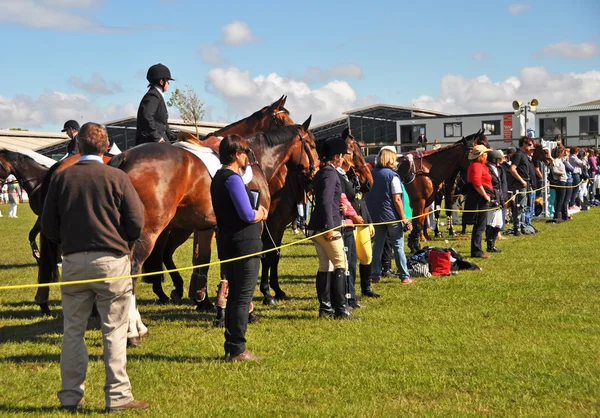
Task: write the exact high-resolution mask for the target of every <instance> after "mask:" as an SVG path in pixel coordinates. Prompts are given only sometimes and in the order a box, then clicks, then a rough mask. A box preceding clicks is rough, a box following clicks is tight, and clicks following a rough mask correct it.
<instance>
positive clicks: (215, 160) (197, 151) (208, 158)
mask: <svg viewBox="0 0 600 418" xmlns="http://www.w3.org/2000/svg"><path fill="white" fill-rule="evenodd" d="M173 146H174V147H177V148H181V149H184V150H186V151H188V152H190V153H192V154H194V155H195V156H196V157H198V158H200V160H202V162H203V163H204V165H205V166H206V168H207V169H208V173H209V174H210V177H211V178H212V177H214V176H215V173H216V172H217V170H218V169H220V168H221V162H220V161H219V156H218V155H217V154H215V152H214V151H213V150H211V149H210V148H207V147H202V146H200V145H196V144H192V143H189V142H185V141H177V142H175V143H174V144H173ZM242 180H244V184H248V183H250V182H251V181H252V170H251V169H250V167H248V168H247V169H246V172H245V173H244V175H243V176H242Z"/></svg>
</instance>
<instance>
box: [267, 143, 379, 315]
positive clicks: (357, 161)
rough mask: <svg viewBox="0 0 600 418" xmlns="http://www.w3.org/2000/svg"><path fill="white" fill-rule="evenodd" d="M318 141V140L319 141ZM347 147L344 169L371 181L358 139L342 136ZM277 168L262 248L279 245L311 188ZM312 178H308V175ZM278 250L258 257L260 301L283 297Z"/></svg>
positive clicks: (300, 179)
mask: <svg viewBox="0 0 600 418" xmlns="http://www.w3.org/2000/svg"><path fill="white" fill-rule="evenodd" d="M319 142H321V141H319ZM346 143H347V144H348V150H349V152H350V154H349V155H347V156H346V157H348V159H347V160H345V163H344V164H345V167H344V169H345V170H349V171H350V175H352V176H354V175H358V176H359V177H360V178H361V180H363V179H364V182H365V184H367V183H368V184H369V187H370V185H371V184H372V183H373V177H372V176H371V171H370V170H369V168H368V166H367V164H366V161H365V158H364V155H363V153H362V151H361V149H360V145H359V144H358V142H357V141H356V140H354V139H352V138H350V137H348V138H347V139H346ZM311 150H312V152H313V155H312V158H313V159H314V161H317V162H318V161H319V157H318V154H317V152H316V146H313V145H312V144H311ZM285 174H286V173H285V172H283V171H280V172H279V173H278V174H277V175H276V176H275V177H273V179H272V180H271V181H269V190H270V191H271V209H270V212H269V217H268V218H267V228H266V229H265V231H264V232H263V235H262V241H263V246H264V248H265V249H270V248H275V247H278V246H280V245H281V242H282V240H283V235H284V233H285V229H286V227H287V225H288V224H289V223H290V222H292V221H293V220H294V219H295V218H296V217H297V216H298V213H297V205H298V204H304V203H305V202H306V194H307V193H308V192H309V191H310V190H311V184H310V182H307V181H306V180H305V179H303V178H302V177H301V176H297V175H290V174H288V175H287V176H286V175H285ZM310 180H312V178H311V179H310ZM279 258H280V252H279V251H271V252H268V253H266V254H265V256H264V257H263V259H262V260H261V266H262V268H261V281H260V291H261V293H262V294H263V296H264V299H263V304H265V305H274V304H276V301H277V300H285V299H287V298H288V297H287V295H286V293H285V292H284V291H283V290H282V289H281V287H280V285H279V270H278V266H279ZM269 286H270V288H271V289H273V290H274V291H275V296H274V297H273V295H271V292H270V290H269Z"/></svg>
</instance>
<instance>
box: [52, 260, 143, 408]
mask: <svg viewBox="0 0 600 418" xmlns="http://www.w3.org/2000/svg"><path fill="white" fill-rule="evenodd" d="M129 272H130V261H129V256H127V255H125V256H115V255H114V254H113V253H108V252H97V251H94V252H92V251H90V252H81V253H75V254H69V255H67V256H65V257H64V258H63V267H62V281H63V282H69V281H76V280H86V279H100V278H103V277H115V276H124V275H128V274H129ZM61 292H62V308H63V317H64V335H63V340H62V350H61V354H60V376H61V380H62V388H61V390H60V391H58V399H59V400H60V402H61V404H62V405H77V403H78V402H79V400H80V399H81V398H82V397H83V392H84V381H85V376H86V373H87V366H88V352H87V348H86V346H85V341H84V334H85V330H86V327H87V322H88V318H89V316H90V313H91V312H92V305H93V304H94V302H96V306H97V308H98V312H99V313H100V319H101V322H102V339H103V343H104V368H105V370H106V384H105V386H104V393H105V399H106V406H107V407H116V406H121V405H124V404H126V403H129V402H130V401H132V400H133V396H132V395H131V383H130V382H129V377H128V376H127V371H126V369H125V367H126V363H127V325H128V319H129V304H130V302H131V292H132V285H131V279H121V280H113V281H108V282H98V283H89V284H76V285H67V286H61Z"/></svg>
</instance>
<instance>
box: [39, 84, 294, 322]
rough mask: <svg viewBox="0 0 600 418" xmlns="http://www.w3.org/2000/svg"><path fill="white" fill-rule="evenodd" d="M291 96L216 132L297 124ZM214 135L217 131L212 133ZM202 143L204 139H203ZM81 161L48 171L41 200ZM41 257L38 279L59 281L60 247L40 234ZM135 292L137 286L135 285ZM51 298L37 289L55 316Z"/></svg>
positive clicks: (46, 312) (46, 290)
mask: <svg viewBox="0 0 600 418" xmlns="http://www.w3.org/2000/svg"><path fill="white" fill-rule="evenodd" d="M286 99H287V97H286V96H285V95H284V96H281V98H279V99H278V100H276V101H275V102H273V103H272V104H271V105H268V106H264V107H263V108H262V109H260V110H258V111H256V112H254V113H253V114H252V115H250V116H248V117H247V118H245V119H242V120H240V121H238V122H234V123H233V124H231V125H228V126H226V127H223V128H221V129H219V130H217V131H215V132H214V134H216V135H220V134H223V133H226V134H227V133H235V132H237V131H239V132H248V131H249V130H252V129H265V130H266V129H270V128H274V127H278V126H284V125H287V124H293V121H292V120H291V119H290V117H289V112H288V110H287V109H286V108H285V102H286ZM211 135H213V134H211ZM211 135H209V136H208V137H206V138H207V141H206V142H209V143H210V142H211V140H214V139H215V138H216V137H215V136H211ZM201 143H202V141H201ZM110 159H111V156H109V155H105V156H104V157H103V161H104V163H105V164H106V163H107V162H108V161H110ZM78 161H79V155H74V156H71V157H67V158H65V159H64V160H62V161H60V163H58V164H55V165H54V166H53V167H52V168H51V169H50V170H49V171H48V173H47V175H46V178H45V179H44V182H43V186H42V193H41V196H40V200H41V201H42V205H43V201H44V199H45V197H46V194H47V188H48V186H49V184H50V181H51V179H52V178H53V177H54V175H55V174H56V173H58V172H60V171H62V170H64V169H66V168H68V167H70V166H72V165H73V164H76V163H77V162H78ZM40 247H41V249H40V260H39V270H38V282H39V283H50V282H55V281H57V280H58V268H57V264H58V263H59V262H60V248H59V247H58V246H57V244H56V243H54V242H52V241H50V240H48V239H47V238H46V237H45V236H44V234H40ZM134 293H135V286H134ZM48 299H49V288H48V287H40V288H38V290H37V293H36V296H35V301H36V302H37V303H38V304H39V306H40V310H41V313H42V314H43V315H51V314H52V313H51V311H50V308H49V306H48Z"/></svg>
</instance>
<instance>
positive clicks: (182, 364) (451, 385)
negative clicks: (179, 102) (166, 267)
mask: <svg viewBox="0 0 600 418" xmlns="http://www.w3.org/2000/svg"><path fill="white" fill-rule="evenodd" d="M0 209H1V210H2V213H3V214H4V216H6V214H7V212H8V208H7V205H0ZM599 215H600V209H592V210H590V211H588V212H583V213H580V214H577V215H576V216H575V220H574V221H572V222H569V223H566V224H560V225H549V224H545V223H539V224H536V226H537V227H538V228H539V230H540V232H539V234H538V235H536V236H533V237H531V236H528V237H516V238H515V237H511V238H510V239H509V240H507V241H500V242H499V246H501V247H502V248H503V249H504V253H502V254H499V255H494V257H493V258H492V259H490V260H481V261H480V262H479V265H480V266H481V267H482V268H483V271H477V272H460V274H459V275H458V276H454V277H437V278H428V279H424V278H421V279H417V280H416V283H414V284H413V285H402V284H400V283H399V282H398V281H397V280H392V279H386V280H383V281H382V282H381V283H380V284H378V285H376V288H375V289H376V291H378V292H379V293H381V294H382V295H383V298H381V299H378V300H366V301H364V304H365V305H366V307H365V308H364V309H360V310H358V311H357V312H356V314H357V316H360V317H361V318H362V321H351V322H343V321H332V320H318V319H317V301H316V296H315V290H314V279H313V276H314V273H315V271H316V266H317V262H316V258H315V255H314V254H315V252H314V248H313V247H312V245H310V244H300V245H298V246H295V247H292V248H290V249H287V250H285V251H284V253H283V255H284V257H283V259H282V266H281V268H280V271H281V272H282V276H283V286H284V289H285V290H286V292H287V293H288V295H290V296H292V299H291V300H289V301H284V302H281V303H280V304H279V305H277V306H275V307H264V306H263V305H262V304H261V303H260V301H261V300H262V298H261V297H260V296H259V295H260V293H259V292H258V289H257V292H256V296H257V297H256V299H255V302H256V313H257V314H258V315H259V316H260V317H261V321H260V322H259V323H258V324H255V325H251V326H249V330H248V335H247V337H248V341H249V343H248V347H249V348H250V349H251V350H252V351H254V352H255V353H256V354H258V355H260V356H261V357H263V360H262V361H261V362H258V363H253V364H228V363H225V362H223V361H222V360H221V357H222V354H223V348H222V347H223V330H222V329H216V328H213V327H212V325H211V321H210V320H211V319H212V317H211V316H210V315H207V314H198V313H196V312H195V311H194V310H193V308H192V307H191V306H189V305H184V306H158V305H155V304H154V295H153V294H152V291H151V288H150V286H149V285H145V284H141V285H140V286H139V294H140V296H139V305H140V312H141V314H142V317H143V319H144V320H145V323H146V325H147V326H148V327H149V329H150V338H149V339H147V340H145V342H144V344H143V345H142V346H141V347H139V348H135V349H129V351H128V354H129V357H128V358H129V362H128V372H129V376H130V378H131V381H132V384H133V389H134V395H135V396H136V398H139V399H144V400H148V401H149V402H150V403H151V410H150V411H148V412H147V413H142V414H140V416H156V417H166V416H175V417H188V416H189V417H191V416H236V417H239V416H244V417H245V416H356V417H358V416H360V417H363V416H422V415H427V416H449V415H450V416H481V415H496V416H498V415H500V416H598V415H600V280H599V274H598V267H599V260H600V246H599V245H598V240H597V238H596V236H597V231H598V228H600V217H599ZM33 222H34V216H33V214H32V213H31V211H30V210H29V208H28V207H27V206H26V205H21V206H20V207H19V219H10V220H9V219H6V217H5V218H1V219H0V240H1V244H0V249H1V252H0V254H2V257H1V259H0V260H1V261H0V285H9V284H26V283H34V282H35V281H36V266H35V265H34V261H33V258H32V257H31V255H30V250H29V246H28V243H27V232H28V230H29V228H30V226H31V225H33ZM296 239H297V238H296V237H294V236H293V235H291V234H290V235H287V236H286V239H285V241H286V242H290V241H293V240H296ZM438 244H441V245H445V244H444V242H443V240H442V241H440V242H438ZM449 245H451V246H453V247H454V248H456V249H457V250H458V251H460V252H462V253H463V254H465V255H468V248H469V241H468V240H465V239H463V240H456V241H450V243H449ZM190 256H191V242H188V243H187V244H186V245H185V246H183V247H182V248H181V249H180V250H179V251H178V253H177V254H176V261H177V263H178V265H179V266H187V265H189V263H190ZM216 273H217V272H216V269H213V270H212V272H211V277H210V280H209V283H210V296H211V297H212V296H214V294H215V288H216V284H217V280H216V278H217V277H216ZM186 277H189V274H188V273H186ZM165 285H166V286H165V288H166V289H169V291H170V289H171V285H170V281H168V282H167V283H165ZM186 285H187V284H186ZM34 293H35V292H34V290H32V289H28V290H16V291H2V292H0V382H1V383H0V385H1V388H2V390H0V415H2V416H59V415H61V413H60V412H59V411H58V410H57V409H56V407H57V405H58V400H57V398H56V391H57V390H58V389H59V385H60V380H59V365H58V361H59V355H60V340H61V330H62V321H61V319H60V317H57V318H54V319H53V318H42V317H40V316H39V314H38V308H37V306H36V305H35V304H34V303H33V295H34ZM51 300H52V308H53V311H54V312H56V313H57V314H58V313H59V312H60V296H59V291H58V290H57V289H53V290H52V291H51ZM87 344H88V348H89V352H90V366H89V370H88V377H87V382H86V383H87V384H86V395H85V398H86V401H87V406H86V409H85V411H86V414H88V415H96V414H102V411H103V408H104V395H103V389H102V387H103V384H104V383H103V382H104V368H103V363H102V359H101V354H102V341H101V334H100V332H99V331H98V329H97V327H96V326H95V324H93V323H91V325H90V331H88V334H87Z"/></svg>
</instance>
